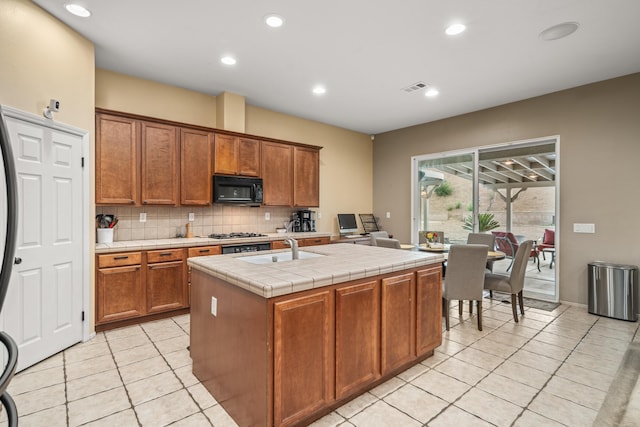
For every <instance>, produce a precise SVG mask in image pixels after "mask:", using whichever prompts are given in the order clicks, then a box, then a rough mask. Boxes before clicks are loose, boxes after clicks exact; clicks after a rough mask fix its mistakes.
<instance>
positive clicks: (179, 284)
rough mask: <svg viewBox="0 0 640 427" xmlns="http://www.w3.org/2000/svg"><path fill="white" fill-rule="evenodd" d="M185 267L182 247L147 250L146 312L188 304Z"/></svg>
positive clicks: (157, 311) (167, 309) (177, 307)
mask: <svg viewBox="0 0 640 427" xmlns="http://www.w3.org/2000/svg"><path fill="white" fill-rule="evenodd" d="M186 267H187V266H186V264H185V259H184V250H183V249H170V250H166V251H148V252H147V283H146V284H147V313H149V314H151V313H159V312H163V311H169V310H177V309H179V308H184V307H187V306H188V300H189V296H188V285H187V268H186Z"/></svg>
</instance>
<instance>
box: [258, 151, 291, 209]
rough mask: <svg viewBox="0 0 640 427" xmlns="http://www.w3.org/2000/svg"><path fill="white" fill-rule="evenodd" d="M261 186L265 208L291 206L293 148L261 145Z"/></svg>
mask: <svg viewBox="0 0 640 427" xmlns="http://www.w3.org/2000/svg"><path fill="white" fill-rule="evenodd" d="M262 181H263V183H262V186H263V192H264V193H263V201H262V204H263V205H265V206H293V147H292V146H291V145H287V144H280V143H276V142H266V141H263V143H262Z"/></svg>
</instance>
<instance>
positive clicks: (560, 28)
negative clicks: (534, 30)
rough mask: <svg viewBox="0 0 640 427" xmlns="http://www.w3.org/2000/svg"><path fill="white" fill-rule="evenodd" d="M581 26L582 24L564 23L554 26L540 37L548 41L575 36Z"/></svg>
mask: <svg viewBox="0 0 640 427" xmlns="http://www.w3.org/2000/svg"><path fill="white" fill-rule="evenodd" d="M579 26H580V24H578V23H577V22H563V23H562V24H558V25H554V26H552V27H549V28H547V29H546V30H544V31H542V32H541V33H540V35H539V37H540V38H541V39H542V40H546V41H551V40H558V39H561V38H563V37H567V36H569V35H571V34H573V33H574V32H575V31H576V30H577V29H578V27H579Z"/></svg>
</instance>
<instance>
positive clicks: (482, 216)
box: [462, 212, 500, 233]
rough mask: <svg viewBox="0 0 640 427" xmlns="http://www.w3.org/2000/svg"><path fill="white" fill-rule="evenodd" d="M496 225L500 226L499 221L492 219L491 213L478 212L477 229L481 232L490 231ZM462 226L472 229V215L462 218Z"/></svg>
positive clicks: (496, 226)
mask: <svg viewBox="0 0 640 427" xmlns="http://www.w3.org/2000/svg"><path fill="white" fill-rule="evenodd" d="M498 227H500V223H499V222H498V221H496V220H495V219H494V215H493V214H492V213H489V212H484V213H479V214H478V231H480V232H481V233H482V232H484V231H491V230H493V229H496V228H498ZM462 228H464V229H465V230H470V231H473V216H468V217H466V218H465V219H464V225H463V226H462Z"/></svg>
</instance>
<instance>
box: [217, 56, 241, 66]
mask: <svg viewBox="0 0 640 427" xmlns="http://www.w3.org/2000/svg"><path fill="white" fill-rule="evenodd" d="M220 62H222V63H223V64H225V65H235V64H236V62H237V61H236V58H234V57H233V56H223V57H222V58H220Z"/></svg>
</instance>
